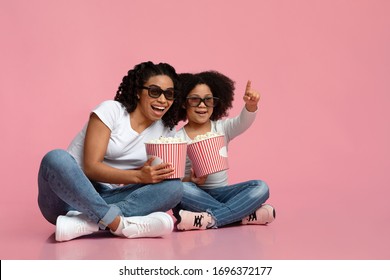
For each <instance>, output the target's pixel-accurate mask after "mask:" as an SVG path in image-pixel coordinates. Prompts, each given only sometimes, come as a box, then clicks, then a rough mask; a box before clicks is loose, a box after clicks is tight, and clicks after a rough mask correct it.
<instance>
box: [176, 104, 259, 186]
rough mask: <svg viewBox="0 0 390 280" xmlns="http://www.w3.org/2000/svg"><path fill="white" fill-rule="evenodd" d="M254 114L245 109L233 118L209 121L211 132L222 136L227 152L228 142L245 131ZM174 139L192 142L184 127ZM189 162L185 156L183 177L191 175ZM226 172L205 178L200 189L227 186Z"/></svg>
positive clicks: (253, 118)
mask: <svg viewBox="0 0 390 280" xmlns="http://www.w3.org/2000/svg"><path fill="white" fill-rule="evenodd" d="M256 113H257V111H256V112H249V111H247V110H246V109H245V107H244V108H243V109H242V110H241V113H240V114H239V115H238V116H236V117H234V118H228V119H223V120H218V121H211V132H214V133H220V134H224V136H225V145H226V149H227V150H228V144H229V142H230V141H231V140H232V139H233V138H235V137H236V136H238V135H240V134H241V133H243V132H244V131H245V130H247V129H248V128H249V127H250V126H251V125H252V123H253V122H254V121H255V119H256ZM176 137H180V138H183V139H185V140H186V141H187V142H190V141H192V140H191V138H190V137H189V136H188V135H187V133H186V131H185V129H184V127H182V128H181V129H180V130H179V131H178V132H177V133H176ZM191 168H192V164H191V160H190V159H189V157H188V156H187V160H186V171H185V176H186V177H188V176H190V175H191ZM228 185H229V182H228V170H223V171H220V172H217V173H213V174H210V175H208V176H207V179H206V182H205V183H204V185H201V186H200V187H202V188H205V189H212V188H219V187H225V186H228Z"/></svg>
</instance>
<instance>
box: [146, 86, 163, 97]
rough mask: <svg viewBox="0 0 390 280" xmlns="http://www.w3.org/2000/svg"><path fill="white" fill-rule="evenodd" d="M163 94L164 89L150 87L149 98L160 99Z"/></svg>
mask: <svg viewBox="0 0 390 280" xmlns="http://www.w3.org/2000/svg"><path fill="white" fill-rule="evenodd" d="M162 92H163V91H162V89H161V88H159V87H154V86H151V87H149V96H150V97H152V98H159V97H160V95H161V93H162Z"/></svg>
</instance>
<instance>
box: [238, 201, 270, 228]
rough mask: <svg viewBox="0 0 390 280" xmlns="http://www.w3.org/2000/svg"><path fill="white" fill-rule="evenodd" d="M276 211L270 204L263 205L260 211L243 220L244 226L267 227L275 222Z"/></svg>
mask: <svg viewBox="0 0 390 280" xmlns="http://www.w3.org/2000/svg"><path fill="white" fill-rule="evenodd" d="M275 217H276V212H275V209H274V208H273V207H272V206H271V205H269V204H263V205H262V206H261V207H260V208H259V209H257V210H256V211H255V212H253V213H252V214H250V215H249V216H247V217H245V218H244V219H242V221H241V223H242V224H244V225H266V224H269V223H271V222H272V221H273V220H275Z"/></svg>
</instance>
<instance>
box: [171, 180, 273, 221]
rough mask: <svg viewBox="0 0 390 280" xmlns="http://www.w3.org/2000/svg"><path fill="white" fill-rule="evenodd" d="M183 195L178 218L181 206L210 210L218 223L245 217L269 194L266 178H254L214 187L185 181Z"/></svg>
mask: <svg viewBox="0 0 390 280" xmlns="http://www.w3.org/2000/svg"><path fill="white" fill-rule="evenodd" d="M183 190H184V192H183V198H182V200H181V203H180V204H179V205H178V206H177V207H176V208H175V209H174V214H175V216H176V217H177V218H178V212H179V210H180V209H184V210H189V211H193V212H207V213H209V214H211V216H212V217H213V218H214V220H215V222H216V224H215V225H214V227H221V226H224V225H228V224H231V223H235V222H238V221H241V220H242V219H243V218H245V217H246V216H248V215H250V214H252V213H253V212H255V211H256V210H257V209H258V208H260V207H261V205H262V204H263V203H264V202H265V201H266V200H267V199H268V198H269V188H268V186H267V184H266V183H265V182H264V181H260V180H251V181H247V182H243V183H238V184H234V185H229V186H225V187H220V188H214V189H201V188H199V187H198V186H196V185H195V184H194V183H187V182H186V183H183Z"/></svg>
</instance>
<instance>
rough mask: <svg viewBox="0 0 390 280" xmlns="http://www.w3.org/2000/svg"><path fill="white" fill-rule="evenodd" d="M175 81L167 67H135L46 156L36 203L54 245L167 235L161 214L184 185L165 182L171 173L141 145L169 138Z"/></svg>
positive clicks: (169, 223)
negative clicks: (99, 237)
mask: <svg viewBox="0 0 390 280" xmlns="http://www.w3.org/2000/svg"><path fill="white" fill-rule="evenodd" d="M177 78H178V77H177V74H176V71H175V69H174V68H173V67H172V66H170V65H169V64H166V63H159V64H153V63H152V62H144V63H141V64H139V65H136V66H135V67H134V69H132V70H129V71H128V73H127V75H126V76H125V77H123V80H122V83H121V84H120V86H119V88H118V91H117V93H116V96H115V100H109V101H105V102H103V103H101V104H100V105H99V106H97V107H96V108H95V109H94V110H93V111H92V113H91V114H90V118H89V121H88V123H87V124H86V125H85V126H84V128H83V129H82V131H81V132H80V133H79V134H78V135H77V136H76V137H75V139H74V140H73V141H72V143H71V144H70V146H69V147H68V149H67V150H66V151H65V150H54V151H51V152H49V153H48V154H46V155H45V157H44V158H43V160H42V162H41V166H40V170H39V174H38V186H39V194H38V204H39V207H40V209H41V212H42V214H43V216H44V217H45V218H46V219H47V220H48V221H49V222H50V223H52V224H55V225H56V240H57V241H67V240H71V239H74V238H77V237H80V236H83V235H87V234H91V233H94V232H97V231H98V230H99V229H106V228H108V229H109V230H110V231H111V233H112V234H114V235H117V236H122V237H127V238H138V237H157V236H163V235H166V234H169V233H170V232H172V229H173V220H172V218H171V217H170V216H169V215H168V214H167V213H165V212H166V211H168V210H169V209H171V208H173V207H174V206H175V205H177V204H178V203H179V201H180V199H181V196H182V183H181V182H180V180H165V179H167V178H168V177H169V176H170V175H172V174H173V172H174V169H173V167H171V166H170V164H169V163H162V164H160V165H156V166H151V162H152V161H153V158H151V159H149V160H148V159H147V155H146V152H145V147H144V143H145V142H147V141H149V140H151V139H155V138H158V137H160V136H171V135H173V134H174V126H175V125H176V124H177V120H176V114H177V110H178V108H177V102H175V98H176V97H177V96H176V93H177Z"/></svg>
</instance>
